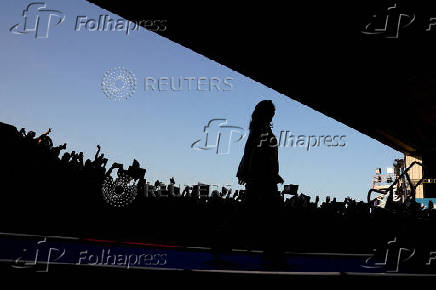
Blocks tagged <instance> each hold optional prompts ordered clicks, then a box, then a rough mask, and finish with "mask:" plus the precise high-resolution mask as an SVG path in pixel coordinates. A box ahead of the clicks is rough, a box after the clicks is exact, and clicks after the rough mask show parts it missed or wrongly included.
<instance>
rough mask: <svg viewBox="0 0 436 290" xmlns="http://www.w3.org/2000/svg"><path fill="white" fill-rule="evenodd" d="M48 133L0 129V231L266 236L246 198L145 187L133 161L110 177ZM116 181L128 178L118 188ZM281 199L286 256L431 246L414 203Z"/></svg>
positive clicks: (246, 240)
mask: <svg viewBox="0 0 436 290" xmlns="http://www.w3.org/2000/svg"><path fill="white" fill-rule="evenodd" d="M50 133H51V129H49V130H48V131H47V132H45V133H43V134H41V135H40V136H37V134H36V133H35V132H33V131H28V132H26V130H25V129H21V130H20V131H18V130H17V129H16V128H15V127H13V126H11V125H7V124H3V123H0V138H1V139H0V140H1V141H0V158H1V159H0V160H1V169H0V170H1V171H0V174H1V175H0V176H1V177H2V182H1V197H2V199H1V203H0V204H1V205H0V212H1V219H0V220H1V223H2V224H1V231H4V232H6V231H9V232H24V233H38V234H41V233H45V234H47V235H49V234H53V235H67V236H80V237H93V238H111V239H116V238H118V239H120V240H129V239H130V240H135V241H138V242H139V241H143V242H161V243H162V242H165V243H167V244H182V245H183V244H185V245H203V246H215V247H216V248H217V249H221V250H223V251H225V250H226V249H230V248H253V249H254V248H258V247H259V243H258V241H259V239H260V238H261V237H259V236H260V235H262V234H264V233H256V224H253V221H251V220H249V219H248V218H247V217H250V215H247V214H246V208H245V206H244V205H245V200H246V192H245V190H236V191H234V192H232V191H230V190H228V189H226V188H225V187H223V188H221V190H218V189H217V190H213V191H212V193H211V194H208V193H209V187H208V186H207V185H201V184H199V185H194V186H185V188H184V189H183V190H181V189H180V188H179V187H177V186H176V182H175V179H174V177H171V178H170V182H169V184H168V185H164V184H163V183H162V182H161V181H159V180H157V181H156V182H154V183H153V184H150V183H149V182H147V181H146V179H145V173H146V171H145V169H143V168H141V167H140V165H139V162H138V161H136V160H134V161H133V163H132V165H131V166H130V167H129V168H128V169H124V166H123V165H122V164H119V163H113V164H112V166H111V167H109V168H108V159H107V158H105V156H104V154H103V153H101V147H100V146H97V149H96V153H95V156H94V158H93V159H92V160H91V159H86V160H84V155H83V152H75V151H71V152H64V151H66V149H67V144H63V145H60V146H55V145H54V144H53V142H52V140H51V138H50V136H49V135H50ZM115 171H117V176H115V177H113V176H112V175H113V173H114V172H115ZM122 176H127V178H125V179H123V181H119V180H118V179H119V178H121V177H122ZM117 180H118V181H117ZM105 185H107V188H106V190H107V192H108V196H106V199H105V198H104V190H103V187H104V186H105ZM127 190H130V191H131V192H132V195H131V196H132V199H131V200H127V201H126V200H123V199H122V196H123V194H124V193H126V192H127ZM280 197H281V200H282V202H281V203H280V204H281V206H280V208H279V209H278V215H277V217H278V218H277V220H276V221H275V222H276V224H275V227H274V231H276V233H275V237H278V238H277V241H276V242H277V244H280V245H282V246H283V247H284V249H286V250H290V251H312V252H315V251H328V252H335V251H336V252H353V253H356V252H357V253H367V252H370V251H372V249H374V248H377V247H380V246H382V245H384V244H385V243H386V241H389V240H392V239H393V238H395V237H396V238H397V239H400V240H402V241H404V243H406V244H408V245H410V244H413V245H420V246H421V245H426V246H428V244H429V243H431V242H434V239H433V235H432V234H431V231H432V230H433V227H434V225H435V217H436V215H435V211H434V210H430V209H422V208H421V207H420V206H419V205H418V204H416V203H413V202H409V203H405V204H401V205H398V206H397V207H395V208H394V209H390V210H388V209H382V208H374V207H372V206H370V205H369V204H367V203H364V202H362V201H359V202H358V201H356V200H353V199H351V198H346V199H345V200H344V201H337V200H336V198H333V199H330V198H329V197H328V198H326V200H325V201H323V202H321V201H320V199H319V197H316V198H315V200H312V199H311V198H310V196H307V195H304V194H293V195H289V196H287V197H288V198H286V199H285V198H284V197H285V196H284V192H282V193H280ZM107 199H111V200H113V201H114V204H118V205H119V206H113V204H111V203H110V202H108V200H107ZM122 202H126V204H123V203H122ZM260 211H261V209H260ZM259 214H261V212H259ZM256 234H257V235H258V236H256ZM263 238H268V237H263ZM435 250H436V249H435Z"/></svg>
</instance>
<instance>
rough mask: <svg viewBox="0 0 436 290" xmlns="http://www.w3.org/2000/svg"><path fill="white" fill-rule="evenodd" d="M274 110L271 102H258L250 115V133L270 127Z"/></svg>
mask: <svg viewBox="0 0 436 290" xmlns="http://www.w3.org/2000/svg"><path fill="white" fill-rule="evenodd" d="M275 111H276V108H275V107H274V104H273V102H272V101H271V100H263V101H260V102H259V103H258V104H257V105H256V107H255V108H254V111H253V114H251V121H250V131H252V130H256V129H260V128H263V127H264V126H265V125H270V123H271V120H272V118H273V117H274V114H275Z"/></svg>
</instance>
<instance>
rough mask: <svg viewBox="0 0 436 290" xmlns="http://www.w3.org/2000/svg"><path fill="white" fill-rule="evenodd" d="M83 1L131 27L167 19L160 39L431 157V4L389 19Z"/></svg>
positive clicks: (361, 4)
mask: <svg viewBox="0 0 436 290" xmlns="http://www.w3.org/2000/svg"><path fill="white" fill-rule="evenodd" d="M88 1H89V2H92V3H94V4H96V5H98V6H100V7H101V8H104V9H106V10H108V11H110V12H112V13H115V14H117V15H119V16H121V17H123V18H125V19H128V20H131V21H140V20H145V19H165V20H167V22H166V29H165V30H163V31H157V32H156V33H158V34H160V35H161V36H163V37H166V38H168V39H170V40H172V41H174V42H176V43H178V44H180V45H182V46H184V47H187V48H189V49H192V50H193V51H195V52H197V53H199V54H202V55H204V56H206V57H208V58H209V59H211V60H214V61H216V62H218V63H220V64H222V65H225V66H227V67H229V68H231V69H233V70H235V71H237V72H239V73H241V74H243V75H245V76H247V77H250V78H252V79H253V80H255V81H258V82H260V83H262V84H264V85H266V86H268V87H270V88H272V89H274V90H276V91H278V92H280V93H282V94H284V95H286V96H288V97H290V98H292V99H294V100H297V101H299V102H301V103H302V104H304V105H307V106H309V107H311V108H313V109H315V110H317V111H319V112H321V113H323V114H325V115H327V116H329V117H332V118H334V119H336V120H338V121H340V122H342V123H344V124H346V125H348V126H350V127H352V128H354V129H356V130H358V131H360V132H362V133H364V134H366V135H368V136H370V137H372V138H375V139H377V140H379V141H380V142H382V143H384V144H386V145H388V146H390V147H392V148H394V149H396V150H399V151H401V152H404V153H409V154H413V155H415V154H416V155H421V154H422V153H424V152H434V151H436V134H434V132H435V129H436V98H435V95H436V49H435V46H434V44H435V43H436V27H435V28H434V29H433V30H430V31H427V29H428V27H429V24H430V22H431V17H436V9H433V10H432V8H431V7H430V6H424V5H421V4H420V5H421V6H419V7H418V6H416V5H417V4H415V5H414V6H411V5H410V4H405V3H404V1H403V2H402V3H401V6H400V4H394V5H398V9H397V11H396V12H395V13H396V14H395V13H394V12H392V13H394V14H392V13H391V12H387V11H388V10H387V9H388V8H389V7H392V3H395V2H389V3H382V1H361V0H358V1H353V2H352V3H351V2H348V3H340V2H335V3H333V2H332V1H325V2H327V3H315V2H306V1H304V3H301V2H302V1H298V2H299V3H298V4H297V3H293V2H287V3H272V2H271V3H269V2H264V1H263V2H252V3H250V5H248V4H247V5H245V6H243V7H240V6H236V5H234V2H219V3H215V2H210V3H209V2H202V3H196V4H193V3H187V2H180V3H172V2H149V1H139V0H124V1H108V0H88ZM388 13H391V14H390V19H389V21H391V22H390V23H389V28H388V30H387V31H385V32H380V31H379V32H377V33H375V34H374V33H373V34H365V33H363V32H362V31H364V32H365V31H366V30H365V29H367V24H368V23H370V22H374V23H373V24H374V25H373V26H370V28H371V29H372V31H374V29H373V28H374V27H376V28H380V27H381V26H380V25H381V23H383V21H384V19H385V18H386V15H388ZM432 13H433V14H432ZM373 15H376V16H375V17H373ZM400 15H403V16H402V18H401V16H400ZM398 16H400V18H398ZM396 17H397V18H396ZM411 17H414V19H413V23H408V22H407V21H409V22H410V19H411ZM392 21H394V22H392ZM395 21H397V22H395ZM398 21H399V22H398ZM405 21H406V22H405ZM409 24H410V25H409ZM397 28H398V31H396V30H395V29H397ZM392 29H394V30H392ZM379 30H380V29H379ZM144 53H146V51H144Z"/></svg>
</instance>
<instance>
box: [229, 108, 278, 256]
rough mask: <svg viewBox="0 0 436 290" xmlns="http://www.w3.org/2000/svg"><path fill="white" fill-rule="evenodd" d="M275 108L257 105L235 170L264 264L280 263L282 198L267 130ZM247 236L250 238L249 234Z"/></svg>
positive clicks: (274, 149) (275, 149)
mask: <svg viewBox="0 0 436 290" xmlns="http://www.w3.org/2000/svg"><path fill="white" fill-rule="evenodd" d="M274 114H275V107H274V104H273V103H272V101H271V100H263V101H261V102H259V103H258V104H257V105H256V107H255V109H254V112H253V114H252V115H251V121H250V134H249V136H248V139H247V143H246V144H245V149H244V156H243V157H242V160H241V162H240V164H239V167H238V173H237V175H236V176H237V177H238V182H239V184H241V185H245V188H246V199H245V201H244V202H245V205H246V209H247V213H246V215H247V216H246V218H247V219H248V221H249V222H248V224H247V226H248V227H249V228H250V230H249V231H250V232H251V234H253V233H254V234H255V236H256V240H258V241H260V242H261V244H262V246H263V247H264V253H265V255H264V258H265V262H266V263H270V262H271V263H273V264H277V263H278V262H279V261H280V262H281V260H280V259H281V258H282V257H281V253H280V250H279V249H280V247H279V242H278V240H277V238H279V237H278V235H279V231H280V228H279V224H280V209H281V206H282V198H281V195H280V193H279V192H278V189H277V184H278V183H283V182H284V181H283V179H282V178H281V177H280V175H279V161H278V143H277V139H276V137H275V136H274V134H273V133H272V130H271V127H272V125H271V121H272V118H273V117H274ZM250 236H251V235H250Z"/></svg>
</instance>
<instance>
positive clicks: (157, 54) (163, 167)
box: [0, 0, 402, 200]
mask: <svg viewBox="0 0 436 290" xmlns="http://www.w3.org/2000/svg"><path fill="white" fill-rule="evenodd" d="M29 3H31V2H30V1H17V0H7V1H2V4H3V5H2V9H1V10H0V27H1V29H0V36H1V39H2V41H1V50H0V63H1V66H0V76H1V78H0V79H1V81H0V121H2V122H6V123H10V124H13V125H15V126H16V127H17V128H18V129H20V128H21V127H25V128H27V129H28V130H34V131H36V132H37V133H42V132H43V131H45V130H47V128H49V127H51V128H53V132H52V134H51V137H52V139H53V141H54V142H55V143H56V144H63V143H64V142H66V143H67V144H68V147H67V149H68V150H69V151H71V150H75V151H83V152H84V154H85V157H89V158H93V155H94V153H95V151H96V145H97V144H100V145H101V146H102V151H103V153H105V155H106V156H107V157H108V158H109V164H111V163H112V162H120V163H124V164H125V165H126V166H127V165H130V164H131V162H132V160H133V158H135V159H137V160H138V161H139V162H140V164H141V166H142V167H145V168H146V169H147V174H146V178H147V179H148V180H149V181H152V182H154V181H155V180H156V179H159V180H162V181H164V182H168V180H169V178H170V177H171V176H174V177H175V179H176V183H177V184H181V185H183V184H194V183H197V182H198V181H200V182H203V183H208V184H219V185H224V184H233V187H234V188H235V189H237V188H238V186H237V179H236V177H235V175H236V170H237V166H238V164H239V161H240V159H241V156H242V152H243V147H244V144H245V141H246V138H247V137H246V136H245V137H244V138H243V139H242V140H241V141H239V142H236V143H232V144H231V148H230V149H231V150H230V153H229V154H227V155H218V154H215V153H214V150H205V151H198V150H194V149H192V148H191V144H192V143H193V142H194V141H196V140H198V139H200V138H203V137H204V136H203V127H204V126H206V124H207V123H208V122H209V120H211V119H215V118H219V119H226V120H228V125H233V126H238V127H243V128H245V129H248V123H249V120H250V115H251V113H252V111H253V109H254V106H255V104H256V103H258V102H259V101H260V100H263V99H271V100H272V101H273V102H274V104H275V105H276V116H275V118H274V120H273V123H274V128H273V132H274V133H275V134H276V135H279V134H280V131H286V130H288V131H290V132H292V134H294V135H307V136H310V135H332V136H333V135H346V137H345V141H346V146H344V147H325V146H324V147H317V148H312V149H311V150H309V151H307V150H306V149H305V148H298V147H297V148H296V147H279V162H280V173H281V176H282V177H283V178H284V179H285V183H292V184H299V185H300V192H302V193H305V194H308V195H310V196H313V197H314V196H316V195H319V196H321V197H322V198H324V197H325V196H326V195H330V196H336V197H337V198H338V199H343V198H344V197H346V196H351V197H353V198H355V199H358V200H365V198H366V193H367V191H368V189H369V188H370V186H371V178H372V175H373V174H374V172H375V168H376V167H381V168H382V169H383V170H385V168H386V167H391V166H392V163H393V161H394V159H395V158H401V157H402V154H401V153H400V152H397V151H395V150H393V149H391V148H390V147H388V146H385V145H383V144H381V143H380V142H378V141H376V140H374V139H371V138H370V137H368V136H366V135H363V134H360V133H359V132H357V131H356V130H354V129H352V128H349V127H347V126H345V125H344V124H342V123H339V122H337V121H335V120H334V119H332V118H329V117H326V116H324V115H323V114H321V113H319V112H316V111H314V110H313V109H311V108H309V107H307V106H304V105H302V104H300V103H298V102H296V101H294V100H292V99H291V98H289V97H288V96H285V95H282V94H279V93H277V92H276V91H274V90H272V89H270V88H268V87H266V86H264V85H262V84H260V83H258V82H255V81H253V80H251V79H249V78H246V77H244V76H243V75H241V74H239V73H237V72H235V71H233V70H231V69H229V68H227V67H225V66H222V65H220V64H218V63H216V62H214V61H212V60H210V59H208V58H206V57H204V56H202V55H199V54H197V53H195V52H193V51H191V50H189V49H187V48H185V47H183V46H180V45H178V44H176V43H173V42H172V41H170V40H168V39H166V38H163V37H160V36H159V35H157V34H155V33H153V32H150V31H147V30H145V29H143V28H141V29H140V30H139V31H135V32H130V33H129V35H126V34H125V33H124V32H118V31H89V30H86V29H82V30H81V31H75V30H74V27H75V24H76V18H77V16H87V17H88V19H91V18H94V19H98V17H99V16H100V15H109V16H110V17H111V18H113V19H121V18H120V17H119V16H117V15H114V14H112V13H110V12H108V11H106V10H103V9H101V8H99V7H97V6H95V5H93V4H90V3H88V2H86V1H82V0H75V1H71V0H68V1H67V0H58V1H45V3H46V5H47V8H49V9H55V10H59V11H61V12H62V13H63V14H64V15H65V20H64V21H63V22H62V23H61V24H59V25H57V26H55V25H53V23H52V25H51V26H50V30H49V37H48V38H47V39H35V37H34V33H26V34H22V35H19V34H14V33H11V32H10V31H9V29H10V28H11V27H12V26H13V25H15V24H17V23H20V22H22V21H23V17H22V12H23V10H24V9H25V7H26V6H27V5H28V4H29ZM169 23H170V22H169ZM167 29H171V26H170V24H168V25H167ZM118 66H122V67H124V68H126V69H128V70H129V71H131V72H133V73H134V74H135V76H136V78H137V89H136V92H135V93H134V95H133V96H131V97H130V98H128V99H127V100H124V101H119V100H113V99H109V98H107V97H106V96H105V95H104V94H103V92H102V89H101V82H102V78H103V75H104V73H105V72H106V71H108V70H110V69H113V68H116V67H118ZM147 77H153V78H155V79H158V78H160V77H168V78H171V77H173V78H176V79H177V78H179V77H181V78H182V79H183V78H185V77H195V78H196V79H198V78H200V77H206V78H208V79H211V78H212V77H216V78H219V79H220V80H223V79H224V78H231V84H232V88H231V90H228V91H224V90H219V91H218V90H213V91H198V90H196V89H195V88H194V89H191V90H188V89H187V88H184V89H182V90H181V91H171V90H168V91H151V90H145V89H144V80H145V78H147ZM323 97H325V98H328V96H323Z"/></svg>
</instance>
